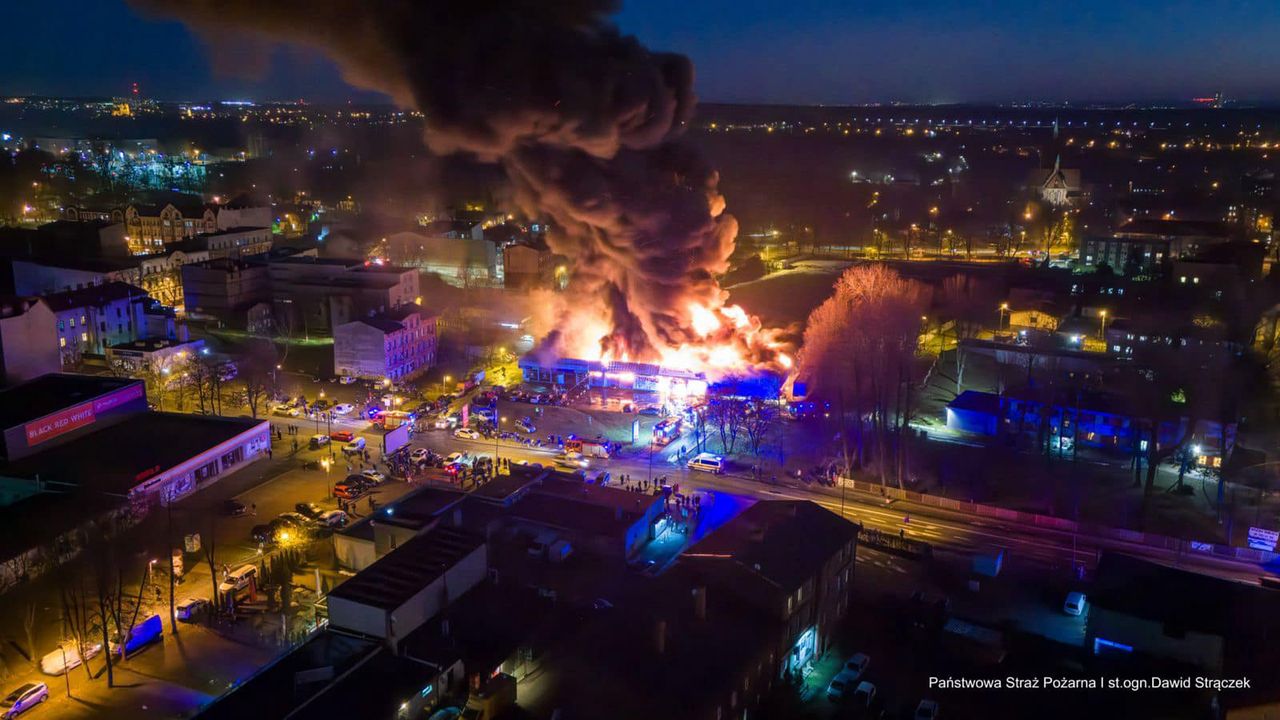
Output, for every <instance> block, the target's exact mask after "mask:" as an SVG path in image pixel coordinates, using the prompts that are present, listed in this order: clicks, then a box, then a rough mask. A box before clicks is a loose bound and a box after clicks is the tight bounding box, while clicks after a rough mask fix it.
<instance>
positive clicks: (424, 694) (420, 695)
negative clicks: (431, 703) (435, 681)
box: [418, 685, 436, 697]
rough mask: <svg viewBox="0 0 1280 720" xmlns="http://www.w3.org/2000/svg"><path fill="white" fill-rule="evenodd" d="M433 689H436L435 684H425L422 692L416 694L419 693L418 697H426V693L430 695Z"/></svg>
mask: <svg viewBox="0 0 1280 720" xmlns="http://www.w3.org/2000/svg"><path fill="white" fill-rule="evenodd" d="M435 689H436V686H435V685H428V686H426V687H424V688H422V692H421V693H419V694H418V695H419V697H426V696H428V695H430V694H431V691H432V690H435Z"/></svg>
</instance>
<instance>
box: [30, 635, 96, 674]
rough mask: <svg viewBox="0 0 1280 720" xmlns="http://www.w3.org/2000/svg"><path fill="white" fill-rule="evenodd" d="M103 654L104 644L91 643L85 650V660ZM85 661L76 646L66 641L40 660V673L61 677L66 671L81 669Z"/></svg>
mask: <svg viewBox="0 0 1280 720" xmlns="http://www.w3.org/2000/svg"><path fill="white" fill-rule="evenodd" d="M100 652H102V643H90V644H89V645H88V646H86V647H85V649H84V654H85V658H92V657H96V656H97V655H98V653H100ZM83 662H84V659H83V658H81V657H80V651H79V650H77V649H76V644H75V643H74V642H72V641H70V640H64V641H62V642H60V643H58V645H57V646H56V647H54V648H53V651H52V652H50V653H49V654H47V655H45V656H44V657H42V658H40V672H42V673H44V674H45V675H61V674H63V673H65V672H66V671H68V670H70V669H72V668H77V667H80V665H81V663H83Z"/></svg>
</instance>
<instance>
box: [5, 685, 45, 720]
mask: <svg viewBox="0 0 1280 720" xmlns="http://www.w3.org/2000/svg"><path fill="white" fill-rule="evenodd" d="M48 699H49V686H48V685H45V684H44V683H42V682H34V683H27V684H26V685H23V686H21V687H19V688H18V689H17V690H14V691H13V692H11V693H9V694H8V696H6V697H5V699H4V700H0V708H3V709H4V715H3V716H2V717H4V718H5V720H8V718H15V717H18V716H19V715H21V714H22V713H24V712H26V711H28V710H30V709H31V708H33V707H35V706H37V705H39V704H40V703H42V702H44V701H45V700H48Z"/></svg>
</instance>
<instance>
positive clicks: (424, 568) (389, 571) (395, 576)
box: [329, 526, 484, 610]
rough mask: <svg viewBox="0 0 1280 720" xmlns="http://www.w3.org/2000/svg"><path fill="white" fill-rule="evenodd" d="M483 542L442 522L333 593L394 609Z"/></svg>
mask: <svg viewBox="0 0 1280 720" xmlns="http://www.w3.org/2000/svg"><path fill="white" fill-rule="evenodd" d="M483 546H484V538H483V537H481V536H479V535H477V534H475V533H472V532H469V531H467V530H462V529H460V528H456V527H448V526H439V527H436V528H433V529H431V530H429V531H427V532H425V533H423V534H422V535H419V536H417V537H415V538H413V539H412V540H410V541H409V542H407V543H405V544H403V545H401V546H400V547H398V548H396V549H395V550H393V551H391V552H389V553H387V554H386V555H383V556H382V557H381V558H380V559H379V560H378V561H377V562H375V563H374V564H372V565H370V566H369V567H367V568H365V569H364V570H362V571H361V572H360V573H359V574H357V575H356V576H355V577H353V578H351V579H350V580H348V581H346V582H344V583H342V584H341V585H339V586H338V587H337V588H335V589H334V590H333V592H331V593H329V597H331V598H340V599H342V600H349V601H351V602H354V603H360V604H362V605H368V606H371V607H375V608H381V609H382V610H394V609H396V608H398V607H400V606H401V605H403V604H405V603H406V602H408V601H409V598H411V597H413V596H414V595H416V594H418V593H419V592H421V591H422V589H423V588H425V587H427V586H428V585H430V584H431V583H433V582H435V581H436V579H437V578H439V577H440V576H441V575H443V574H444V573H445V571H446V570H448V569H449V568H451V567H453V566H454V565H456V564H457V563H458V561H459V560H461V559H463V558H464V557H466V556H467V555H470V554H471V553H472V552H475V550H476V549H477V548H480V547H483Z"/></svg>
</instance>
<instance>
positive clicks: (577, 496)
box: [531, 473, 661, 515]
mask: <svg viewBox="0 0 1280 720" xmlns="http://www.w3.org/2000/svg"><path fill="white" fill-rule="evenodd" d="M531 492H532V493H533V494H536V495H551V496H553V497H557V498H563V499H565V500H572V501H574V502H580V503H587V504H589V505H595V506H597V507H603V508H608V509H610V510H620V511H622V512H623V513H624V514H630V513H636V514H639V515H643V514H644V510H645V508H647V507H649V506H650V505H652V504H653V503H654V502H657V501H660V500H661V498H660V497H659V496H656V495H652V494H650V493H641V492H632V491H631V490H623V489H622V488H620V487H610V486H606V487H600V486H599V485H593V484H591V483H586V482H583V481H581V480H579V479H577V478H574V479H572V480H569V479H566V478H563V477H559V476H558V473H551V474H549V475H547V476H546V477H544V478H542V482H541V483H540V484H539V485H538V486H536V487H534V488H533V490H532V491H531Z"/></svg>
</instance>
